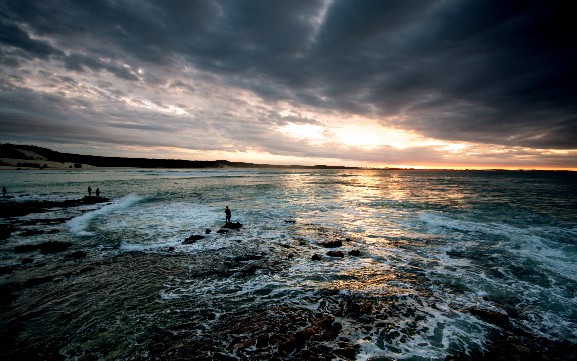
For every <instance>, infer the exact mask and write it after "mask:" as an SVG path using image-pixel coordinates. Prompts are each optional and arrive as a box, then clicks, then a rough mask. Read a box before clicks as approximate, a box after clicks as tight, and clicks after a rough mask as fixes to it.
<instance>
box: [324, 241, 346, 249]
mask: <svg viewBox="0 0 577 361" xmlns="http://www.w3.org/2000/svg"><path fill="white" fill-rule="evenodd" d="M342 245H343V242H342V241H341V240H338V239H337V240H334V241H327V242H322V243H321V246H323V247H325V248H337V247H341V246H342Z"/></svg>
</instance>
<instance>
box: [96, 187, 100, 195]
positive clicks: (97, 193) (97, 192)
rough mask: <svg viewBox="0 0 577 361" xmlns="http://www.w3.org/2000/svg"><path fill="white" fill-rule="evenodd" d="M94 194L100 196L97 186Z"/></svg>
mask: <svg viewBox="0 0 577 361" xmlns="http://www.w3.org/2000/svg"><path fill="white" fill-rule="evenodd" d="M96 196H97V197H100V189H99V188H98V187H96Z"/></svg>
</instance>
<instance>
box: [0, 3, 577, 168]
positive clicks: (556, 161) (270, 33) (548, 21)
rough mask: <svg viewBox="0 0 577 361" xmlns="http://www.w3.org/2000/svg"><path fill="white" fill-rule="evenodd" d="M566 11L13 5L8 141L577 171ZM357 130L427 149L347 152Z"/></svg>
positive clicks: (1, 28) (6, 87)
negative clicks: (345, 132) (397, 136)
mask: <svg viewBox="0 0 577 361" xmlns="http://www.w3.org/2000/svg"><path fill="white" fill-rule="evenodd" d="M567 6H568V5H565V4H564V3H563V2H544V1H507V2H502V1H490V0H475V1H453V0H446V1H441V0H439V1H404V0H397V1H386V2H383V1H377V0H374V1H372V0H371V1H369V0H367V1H354V0H346V1H345V0H335V1H328V0H327V1H320V0H319V1H310V0H306V1H305V0H302V1H300V0H294V1H271V0H263V1H248V2H246V1H233V0H231V1H223V0H218V1H217V0H214V1H200V0H199V1H189V0H186V1H184V0H183V1H179V0H171V1H162V2H159V1H144V0H140V1H139V0H132V1H122V2H116V1H104V0H93V1H80V0H78V1H58V2H47V1H10V0H2V1H0V14H1V15H0V64H1V66H2V68H3V72H2V73H3V74H2V76H1V78H0V92H1V93H0V134H2V136H0V138H2V139H0V140H1V141H21V142H35V143H38V142H42V143H46V144H50V143H53V144H63V145H64V144H67V145H68V146H70V145H72V144H77V145H82V144H88V145H93V146H103V145H106V144H109V145H113V146H119V147H120V146H123V145H125V146H126V145H127V146H135V147H149V148H150V147H167V148H173V149H189V150H192V151H195V152H209V153H210V152H214V154H226V153H228V154H233V153H234V152H242V153H243V154H244V155H245V156H249V155H255V154H269V155H270V157H271V158H270V159H274V156H278V160H279V161H280V162H284V161H285V160H286V161H289V160H290V161H292V160H298V158H300V157H305V158H311V161H312V159H314V160H316V159H323V160H327V159H328V160H330V159H334V160H335V161H337V160H345V161H351V162H370V163H374V164H419V163H420V164H436V163H439V164H441V163H442V164H446V165H448V166H450V165H452V164H478V165H492V164H495V165H507V164H510V165H511V166H530V165H531V164H535V165H536V166H556V167H577V159H576V154H577V153H576V150H577V101H576V99H577V98H576V95H577V70H576V68H575V64H577V39H576V35H575V34H577V29H576V28H577V23H576V22H575V21H573V20H572V19H571V17H572V16H571V13H572V12H571V11H570V9H569V8H567ZM351 122H356V123H355V124H358V125H359V126H363V127H366V128H367V129H371V128H370V127H372V129H375V130H377V132H379V131H378V130H379V129H380V130H389V131H391V132H395V131H398V132H404V134H406V135H407V137H409V138H410V139H411V140H410V141H409V142H408V143H406V144H405V145H404V146H399V145H398V144H396V145H395V144H392V143H391V142H387V141H386V140H383V142H382V144H377V142H372V143H371V144H370V146H363V145H362V144H359V143H358V142H356V143H354V142H351V143H350V144H347V141H346V139H344V138H342V137H341V138H339V137H338V136H336V135H338V130H339V129H341V128H342V127H344V126H345V125H347V124H350V123H351ZM287 125H291V126H293V127H294V126H297V127H298V126H306V125H315V126H317V127H318V129H321V132H320V133H319V134H317V136H315V137H302V136H301V137H299V136H297V135H295V134H294V133H290V132H286V131H283V130H286V129H288V128H286V126H287ZM302 129H304V130H306V129H310V128H306V127H305V128H302ZM379 134H380V133H379ZM368 136H369V134H367V137H368ZM385 138H386V137H385ZM452 144H459V145H460V146H458V147H451V145H452ZM79 149H80V148H79ZM118 149H120V148H118ZM142 149H146V148H142ZM143 151H144V150H143ZM231 152H232V153H231ZM209 153H207V154H209ZM195 154H198V153H195ZM283 157H284V158H283ZM247 160H250V159H247ZM508 162H509V163H508Z"/></svg>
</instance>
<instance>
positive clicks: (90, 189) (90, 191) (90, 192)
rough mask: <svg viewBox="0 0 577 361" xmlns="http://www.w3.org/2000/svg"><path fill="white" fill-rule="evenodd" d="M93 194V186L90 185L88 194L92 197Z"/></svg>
mask: <svg viewBox="0 0 577 361" xmlns="http://www.w3.org/2000/svg"><path fill="white" fill-rule="evenodd" d="M91 195H92V187H91V186H88V196H89V197H90V196H91Z"/></svg>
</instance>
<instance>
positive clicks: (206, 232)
mask: <svg viewBox="0 0 577 361" xmlns="http://www.w3.org/2000/svg"><path fill="white" fill-rule="evenodd" d="M210 232H212V231H211V229H210V228H207V229H206V230H205V231H204V234H210Z"/></svg>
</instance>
